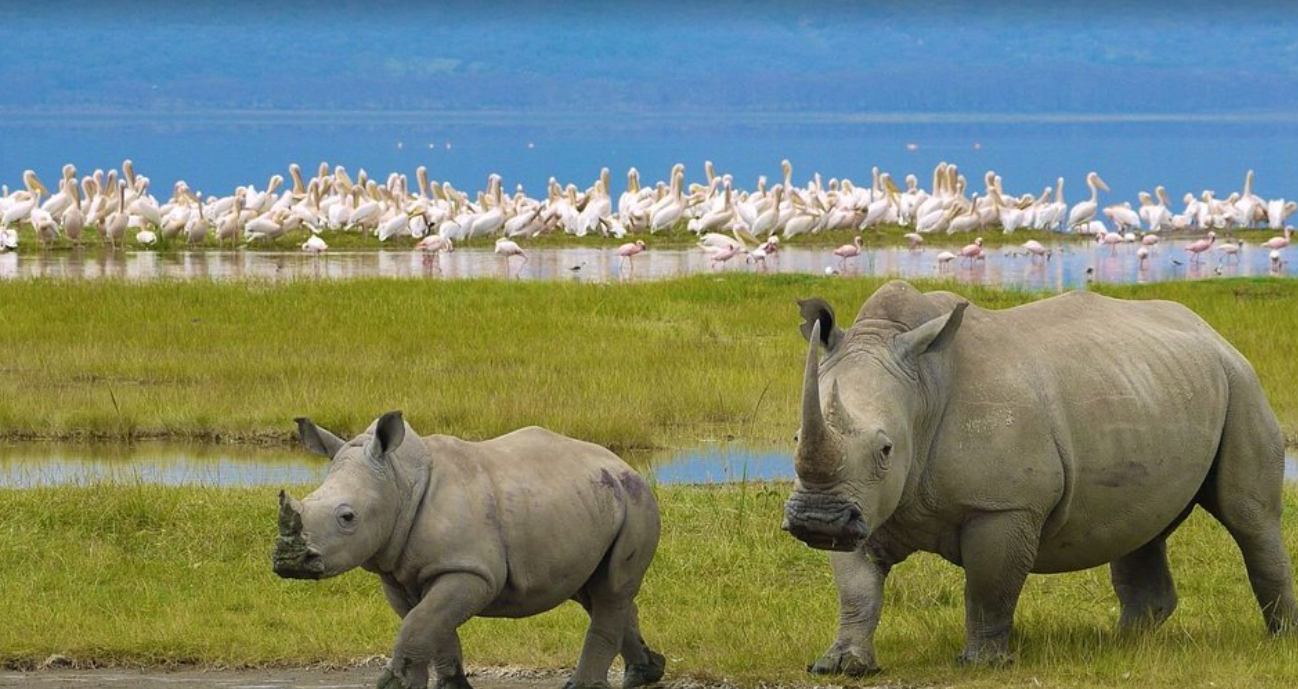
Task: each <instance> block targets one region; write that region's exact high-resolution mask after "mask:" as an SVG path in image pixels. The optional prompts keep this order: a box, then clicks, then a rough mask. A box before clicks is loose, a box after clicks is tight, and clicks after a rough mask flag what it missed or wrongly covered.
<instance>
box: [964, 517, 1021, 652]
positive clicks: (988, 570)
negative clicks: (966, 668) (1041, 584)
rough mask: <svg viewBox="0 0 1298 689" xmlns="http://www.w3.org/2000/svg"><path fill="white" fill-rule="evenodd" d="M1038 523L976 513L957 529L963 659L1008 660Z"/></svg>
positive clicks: (1018, 518)
mask: <svg viewBox="0 0 1298 689" xmlns="http://www.w3.org/2000/svg"><path fill="white" fill-rule="evenodd" d="M1040 534H1041V522H1040V520H1038V519H1033V518H1031V517H1029V516H1028V515H1026V514H1023V513H1015V512H1009V513H996V514H987V515H983V516H980V517H975V518H974V519H972V520H971V521H969V522H968V523H966V524H965V525H964V527H963V528H962V529H961V533H960V560H961V563H962V566H963V567H964V570H965V594H964V600H965V650H964V653H962V654H961V655H960V657H959V658H957V661H958V662H960V663H962V664H971V665H1007V664H1010V663H1012V662H1014V656H1013V655H1012V654H1011V653H1010V632H1011V631H1012V629H1013V627H1014V609H1015V607H1017V606H1018V602H1019V594H1020V593H1021V592H1022V591H1023V583H1024V582H1025V581H1027V578H1028V572H1029V571H1031V569H1032V563H1033V561H1034V560H1035V559H1036V554H1037V546H1038V538H1039V537H1040Z"/></svg>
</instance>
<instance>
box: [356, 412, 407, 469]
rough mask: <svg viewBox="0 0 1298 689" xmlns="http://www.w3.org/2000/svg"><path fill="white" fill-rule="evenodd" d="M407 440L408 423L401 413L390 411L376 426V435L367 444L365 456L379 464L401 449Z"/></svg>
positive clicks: (381, 417) (380, 418)
mask: <svg viewBox="0 0 1298 689" xmlns="http://www.w3.org/2000/svg"><path fill="white" fill-rule="evenodd" d="M405 439H406V422H405V421H404V420H402V418H401V412H399V411H390V412H388V413H386V414H384V415H383V416H380V417H379V420H378V422H377V423H375V424H374V435H373V436H371V437H370V439H369V442H367V443H365V456H366V457H369V458H370V459H371V460H373V461H375V462H378V461H380V460H382V459H383V458H384V457H386V456H387V454H388V453H389V452H391V451H393V450H395V449H397V448H398V447H400V446H401V441H403V440H405Z"/></svg>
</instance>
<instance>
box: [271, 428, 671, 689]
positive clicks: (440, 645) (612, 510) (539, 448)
mask: <svg viewBox="0 0 1298 689" xmlns="http://www.w3.org/2000/svg"><path fill="white" fill-rule="evenodd" d="M297 423H298V434H299V436H300V437H301V439H302V443H303V444H304V445H305V446H306V447H307V448H308V449H310V450H311V451H313V452H316V453H318V454H321V455H324V456H326V457H330V458H332V460H333V461H332V463H331V465H330V467H329V473H328V475H327V476H326V477H325V480H324V483H323V484H322V485H321V486H320V487H319V488H317V489H316V490H315V492H313V493H311V494H310V495H308V496H306V497H305V498H304V499H302V501H301V502H299V501H297V500H294V499H293V498H291V497H289V496H287V495H285V494H284V493H283V492H281V493H280V514H279V538H278V539H277V540H276V541H275V552H274V555H273V556H272V559H273V563H274V569H275V573H276V574H278V575H279V576H281V577H289V578H297V579H324V578H326V577H332V576H336V575H338V574H342V573H343V572H346V571H347V570H350V569H352V568H355V567H363V568H365V569H366V570H368V571H370V572H374V573H375V574H378V575H379V578H380V579H382V581H383V592H384V593H385V594H386V596H387V599H388V603H389V604H391V605H392V608H393V609H394V610H395V611H396V613H397V614H398V615H400V616H401V618H402V623H401V630H400V632H399V633H398V634H397V643H396V648H395V650H394V651H393V653H392V660H391V662H390V663H389V664H388V666H387V668H386V669H385V670H384V672H383V676H382V677H381V678H380V679H379V683H378V686H379V687H380V689H398V688H400V689H405V688H407V687H425V686H427V684H428V678H429V673H430V670H431V672H433V673H435V676H436V680H437V683H436V686H437V687H439V688H446V687H450V688H454V689H468V687H469V683H468V681H467V680H466V679H465V676H464V666H463V664H462V662H461V658H460V640H459V636H458V634H457V632H456V630H457V628H458V627H459V626H460V625H462V624H464V623H465V622H467V621H468V620H469V619H470V618H472V617H475V616H482V617H527V616H530V615H536V614H539V613H542V612H545V611H547V610H550V609H552V608H554V607H556V606H558V605H559V604H561V603H563V602H564V601H567V600H575V601H577V602H578V603H580V604H581V605H582V607H584V608H585V609H586V611H587V613H588V614H589V615H590V628H589V629H588V631H587V632H586V641H585V644H584V646H583V647H582V651H581V658H580V660H579V661H578V663H577V668H576V671H575V672H574V673H573V676H572V678H571V679H570V680H569V681H568V684H567V686H568V687H570V688H583V689H584V688H588V687H607V682H608V670H609V666H610V665H611V664H612V662H613V657H614V656H616V655H618V654H619V653H620V654H621V655H622V658H623V660H624V661H625V663H626V674H625V679H624V681H623V687H624V688H626V689H630V688H631V687H638V686H643V685H647V684H652V683H654V682H657V681H658V680H660V679H662V676H663V669H664V666H665V664H666V663H665V660H664V658H663V656H662V655H659V654H658V653H655V652H654V651H652V650H650V649H649V646H648V645H647V644H646V643H645V641H644V638H643V637H642V636H641V635H640V629H639V622H638V616H637V611H636V605H635V596H636V593H638V592H639V589H640V582H641V580H642V579H643V578H644V575H645V570H647V569H648V568H649V563H650V561H651V560H652V559H653V556H654V550H655V548H656V547H657V545H658V530H659V520H658V505H657V502H656V501H655V500H654V496H653V493H652V492H651V491H650V489H649V486H648V485H647V484H646V483H645V480H644V479H643V478H642V477H641V476H640V475H639V474H638V473H636V472H635V471H634V470H633V469H632V468H631V467H629V466H627V465H626V463H624V462H623V461H622V460H621V459H619V458H618V457H617V456H616V455H614V454H613V453H611V452H609V451H608V450H606V449H604V448H602V447H599V446H598V445H592V444H590V443H585V442H581V441H579V440H573V439H571V438H566V437H564V436H561V435H558V434H556V433H551V432H550V431H547V430H545V429H542V428H524V429H522V430H518V431H514V432H513V433H509V434H507V435H504V436H501V437H499V438H495V439H493V440H488V441H485V442H479V443H474V442H466V441H463V440H459V439H457V438H452V437H450V436H445V435H433V436H428V437H425V438H420V437H419V436H418V435H417V434H416V433H415V431H414V430H413V429H412V428H410V426H409V425H408V424H406V422H405V421H404V420H402V418H401V413H400V412H389V413H387V414H384V415H383V416H382V417H381V418H379V419H378V420H377V421H375V422H374V424H373V425H371V426H370V428H369V430H367V431H366V432H365V433H362V434H361V435H359V436H357V437H355V438H352V439H351V440H350V441H343V440H341V439H339V438H337V437H335V436H334V435H333V434H332V433H330V432H329V431H326V430H324V429H321V428H318V427H317V426H316V425H315V424H313V423H311V421H309V420H307V419H298V420H297ZM430 666H431V668H430Z"/></svg>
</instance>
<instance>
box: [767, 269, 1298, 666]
mask: <svg viewBox="0 0 1298 689" xmlns="http://www.w3.org/2000/svg"><path fill="white" fill-rule="evenodd" d="M800 305H801V309H802V314H803V316H804V318H805V319H806V322H805V323H804V324H803V326H802V332H803V335H804V336H805V337H807V338H808V340H809V342H810V346H809V350H808V352H807V363H806V371H805V381H804V383H803V392H802V395H803V401H802V428H801V431H800V433H799V441H798V447H797V454H796V456H795V468H796V471H797V476H798V478H797V482H796V483H795V486H794V491H793V495H792V496H791V497H790V498H789V501H788V503H787V504H786V506H785V524H784V528H785V529H786V530H787V531H789V532H790V533H792V534H793V535H794V536H796V537H797V538H799V539H801V540H802V541H804V542H806V543H807V544H809V545H811V546H813V547H816V548H823V549H829V550H834V551H839V552H835V553H833V554H832V555H831V558H830V559H831V563H832V566H833V570H834V578H835V581H836V583H837V587H838V593H839V603H840V611H841V619H840V621H839V631H838V638H837V640H836V641H835V642H834V644H833V646H832V647H830V649H829V650H828V651H827V652H826V653H825V654H824V655H823V656H821V657H820V658H819V659H818V660H817V661H816V662H815V664H814V665H813V666H812V667H811V668H810V669H811V671H812V672H815V673H826V674H828V673H843V674H848V675H862V674H866V673H869V672H873V671H877V670H878V665H877V663H876V660H875V654H874V646H873V635H874V631H875V628H876V626H877V625H878V623H879V614H880V610H881V608H882V594H883V582H884V577H885V576H887V574H888V570H889V568H890V567H892V566H893V565H894V564H896V563H898V562H900V561H902V560H903V559H905V558H906V557H907V556H908V555H910V554H911V553H913V552H916V551H925V552H930V553H937V554H938V555H940V556H941V557H943V558H945V559H946V560H949V561H950V562H952V563H954V564H956V565H959V566H961V567H963V568H964V570H965V615H966V629H965V634H966V642H965V649H964V652H963V654H962V655H961V657H960V659H961V660H962V661H963V662H971V663H1000V662H1006V661H1008V660H1010V659H1011V656H1010V650H1009V636H1010V627H1011V625H1012V623H1013V617H1014V608H1015V605H1016V604H1017V602H1018V598H1019V592H1020V591H1021V589H1022V586H1023V583H1024V580H1025V579H1026V578H1027V575H1028V573H1029V572H1070V571H1076V570H1081V569H1087V568H1090V567H1095V566H1097V565H1101V564H1105V563H1108V564H1109V567H1110V573H1111V576H1112V581H1113V587H1114V589H1115V590H1116V591H1117V595H1118V599H1119V601H1120V602H1121V606H1122V615H1121V619H1120V622H1119V624H1120V626H1121V627H1122V628H1130V627H1133V626H1141V625H1155V624H1158V623H1160V622H1162V621H1163V620H1165V619H1166V618H1167V617H1168V616H1169V615H1171V614H1172V610H1173V609H1174V608H1175V607H1176V592H1175V589H1174V587H1173V584H1172V574H1171V572H1170V571H1169V569H1168V564H1167V553H1166V548H1165V541H1166V539H1167V537H1168V535H1169V534H1171V533H1172V531H1173V530H1175V529H1176V527H1177V526H1178V525H1179V524H1180V523H1181V521H1182V520H1184V519H1185V518H1186V516H1187V515H1189V513H1190V511H1191V510H1192V509H1193V508H1194V506H1195V505H1200V506H1202V507H1204V508H1205V509H1206V510H1207V511H1208V512H1209V513H1211V514H1212V515H1213V516H1214V517H1216V518H1217V519H1218V520H1219V521H1220V522H1221V523H1222V524H1224V525H1225V526H1226V528H1227V529H1228V530H1229V531H1230V534H1231V536H1232V537H1233V538H1234V539H1235V542H1236V543H1237V544H1238V545H1239V548H1240V550H1242V551H1243V554H1244V561H1245V565H1246V566H1247V568H1248V576H1249V581H1250V582H1251V583H1252V586H1253V592H1254V594H1255V595H1256V597H1257V601H1258V603H1259V604H1260V605H1261V607H1262V615H1263V617H1264V618H1265V619H1266V625H1267V628H1268V629H1269V630H1270V631H1271V632H1272V633H1278V632H1282V631H1292V630H1293V629H1295V624H1298V608H1296V607H1295V604H1294V597H1293V586H1292V581H1291V579H1290V563H1289V556H1288V553H1286V552H1285V549H1284V546H1283V544H1282V543H1281V538H1280V511H1281V488H1282V481H1283V473H1284V439H1283V437H1282V435H1281V432H1280V428H1279V425H1278V424H1277V422H1276V419H1275V415H1274V414H1273V413H1272V412H1271V409H1270V407H1269V406H1268V404H1267V401H1266V397H1265V396H1264V394H1263V392H1262V387H1261V385H1260V384H1259V383H1258V379H1257V375H1256V374H1255V373H1254V372H1253V369H1252V367H1251V366H1250V365H1249V363H1248V361H1247V360H1245V359H1244V357H1243V356H1241V355H1240V353H1239V352H1237V351H1236V350H1235V349H1234V348H1233V347H1231V346H1230V344H1228V343H1227V342H1226V341H1225V340H1224V339H1222V338H1221V336H1220V335H1218V334H1217V333H1216V332H1214V331H1213V330H1212V328H1211V327H1209V326H1208V325H1207V324H1206V323H1204V322H1203V321H1202V320H1201V319H1200V318H1198V317H1197V316H1196V315H1195V314H1194V313H1193V312H1191V311H1190V310H1189V309H1187V308H1185V307H1183V306H1181V305H1179V304H1175V303H1169V302H1160V301H1121V300H1117V299H1110V298H1107V297H1103V296H1099V295H1096V294H1092V293H1087V292H1075V293H1070V294H1065V295H1062V296H1059V297H1055V298H1052V299H1045V300H1042V301H1039V302H1036V303H1032V304H1028V305H1025V306H1020V307H1017V308H1012V309H1007V310H1004V311H984V310H983V309H980V308H977V307H974V306H969V305H968V304H967V303H965V302H964V301H963V300H962V299H960V298H959V297H957V296H956V295H953V294H949V293H944V292H934V293H929V294H922V293H920V292H919V291H917V290H916V289H915V288H914V287H912V286H911V285H909V284H907V283H905V282H900V281H893V282H889V283H888V284H886V285H884V286H883V287H882V288H880V289H879V290H878V291H877V292H876V293H875V294H874V295H873V296H871V297H870V299H869V300H868V301H866V303H865V305H864V306H863V307H862V308H861V311H860V313H859V314H858V315H857V317H856V322H855V323H853V324H852V326H851V328H850V329H849V330H848V331H847V332H843V331H842V330H840V329H839V328H837V327H835V325H834V312H833V310H832V309H831V308H830V307H829V305H828V304H826V303H825V302H824V301H822V300H820V299H811V300H807V301H803V302H800ZM966 307H968V308H966ZM821 347H823V348H824V349H825V351H826V352H827V354H826V356H825V359H824V361H823V362H822V361H821V360H820V356H819V351H818V350H819V349H820V348H821Z"/></svg>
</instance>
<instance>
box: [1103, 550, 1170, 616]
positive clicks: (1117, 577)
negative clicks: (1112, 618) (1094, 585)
mask: <svg viewBox="0 0 1298 689" xmlns="http://www.w3.org/2000/svg"><path fill="white" fill-rule="evenodd" d="M1109 579H1110V580H1111V581H1112V582H1113V590H1114V591H1115V592H1117V594H1118V602H1119V603H1121V605H1122V617H1121V618H1120V619H1119V620H1118V629H1119V630H1120V631H1124V632H1125V631H1134V630H1138V629H1142V628H1149V629H1153V628H1155V627H1157V626H1158V625H1160V624H1162V623H1163V622H1165V621H1166V620H1167V618H1168V617H1171V616H1172V611H1173V610H1176V585H1175V584H1174V583H1173V581H1172V570H1171V569H1169V568H1168V566H1167V541H1166V540H1165V538H1164V537H1159V538H1157V539H1155V540H1154V541H1151V542H1149V543H1147V544H1145V545H1144V546H1141V547H1140V549H1138V550H1136V551H1135V552H1133V553H1131V554H1130V555H1127V556H1125V557H1123V558H1121V559H1119V560H1114V561H1113V562H1112V563H1110V564H1109Z"/></svg>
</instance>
